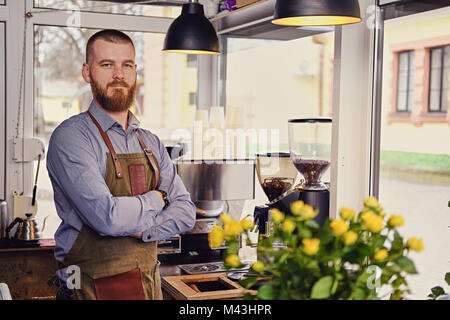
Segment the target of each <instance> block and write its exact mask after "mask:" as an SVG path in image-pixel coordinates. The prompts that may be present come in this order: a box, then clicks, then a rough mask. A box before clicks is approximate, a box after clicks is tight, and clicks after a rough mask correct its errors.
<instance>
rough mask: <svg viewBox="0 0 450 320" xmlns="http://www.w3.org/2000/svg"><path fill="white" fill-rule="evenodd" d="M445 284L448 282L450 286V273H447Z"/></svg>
mask: <svg viewBox="0 0 450 320" xmlns="http://www.w3.org/2000/svg"><path fill="white" fill-rule="evenodd" d="M445 282H447V284H448V285H449V286H450V272H447V273H446V274H445Z"/></svg>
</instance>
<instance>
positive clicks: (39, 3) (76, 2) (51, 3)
mask: <svg viewBox="0 0 450 320" xmlns="http://www.w3.org/2000/svg"><path fill="white" fill-rule="evenodd" d="M170 3H171V4H172V3H174V4H177V3H180V4H181V1H177V0H173V1H171V2H170ZM34 6H35V7H39V8H50V9H58V10H75V9H77V10H80V11H87V12H105V13H114V14H129V15H142V16H153V17H167V18H176V17H178V16H179V15H180V13H181V6H158V5H148V4H136V3H134V4H133V3H128V4H120V3H117V2H112V1H94V0H68V1H67V0H65V1H61V0H34Z"/></svg>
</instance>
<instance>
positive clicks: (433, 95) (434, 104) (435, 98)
mask: <svg viewBox="0 0 450 320" xmlns="http://www.w3.org/2000/svg"><path fill="white" fill-rule="evenodd" d="M439 96H440V90H431V91H430V111H439V101H440V97H439Z"/></svg>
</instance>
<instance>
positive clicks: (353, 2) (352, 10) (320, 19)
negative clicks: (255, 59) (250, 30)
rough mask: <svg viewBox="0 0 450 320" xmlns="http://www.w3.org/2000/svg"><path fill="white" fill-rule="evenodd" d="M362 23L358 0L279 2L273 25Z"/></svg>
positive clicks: (287, 0)
mask: <svg viewBox="0 0 450 320" xmlns="http://www.w3.org/2000/svg"><path fill="white" fill-rule="evenodd" d="M360 21H361V12H360V9H359V3H358V0H277V2H276V4H275V13H274V16H273V20H272V23H274V24H278V25H284V26H332V25H343V24H351V23H357V22H360Z"/></svg>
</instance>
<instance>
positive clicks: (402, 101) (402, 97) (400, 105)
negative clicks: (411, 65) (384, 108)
mask: <svg viewBox="0 0 450 320" xmlns="http://www.w3.org/2000/svg"><path fill="white" fill-rule="evenodd" d="M406 98H407V92H406V91H399V92H398V97H397V99H398V100H397V110H398V111H406Z"/></svg>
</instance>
